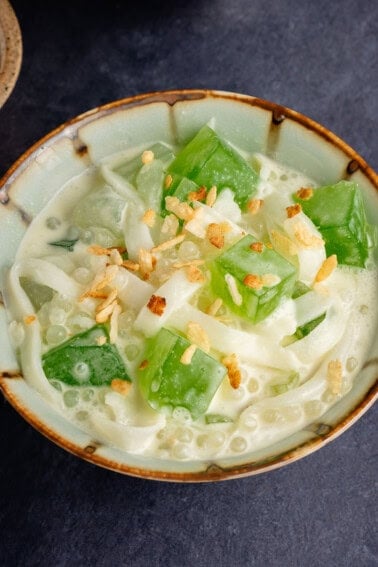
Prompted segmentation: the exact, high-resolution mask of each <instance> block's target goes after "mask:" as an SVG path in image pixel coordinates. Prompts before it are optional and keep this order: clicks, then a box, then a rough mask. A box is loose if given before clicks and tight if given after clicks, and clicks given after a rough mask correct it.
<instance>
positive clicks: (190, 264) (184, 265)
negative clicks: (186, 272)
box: [173, 258, 205, 269]
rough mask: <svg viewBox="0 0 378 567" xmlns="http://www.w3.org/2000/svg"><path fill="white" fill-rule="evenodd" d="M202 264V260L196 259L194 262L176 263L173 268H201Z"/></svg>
mask: <svg viewBox="0 0 378 567" xmlns="http://www.w3.org/2000/svg"><path fill="white" fill-rule="evenodd" d="M204 263H205V260H203V259H202V258H198V259H194V260H188V261H187V262H176V263H175V264H173V267H174V268H177V269H180V268H186V267H187V266H202V264H204Z"/></svg>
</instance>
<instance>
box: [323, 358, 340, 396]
mask: <svg viewBox="0 0 378 567" xmlns="http://www.w3.org/2000/svg"><path fill="white" fill-rule="evenodd" d="M327 382H328V388H329V391H330V392H331V393H332V394H340V393H341V386H342V383H343V365H342V363H341V360H339V359H336V360H330V362H329V363H328V366H327Z"/></svg>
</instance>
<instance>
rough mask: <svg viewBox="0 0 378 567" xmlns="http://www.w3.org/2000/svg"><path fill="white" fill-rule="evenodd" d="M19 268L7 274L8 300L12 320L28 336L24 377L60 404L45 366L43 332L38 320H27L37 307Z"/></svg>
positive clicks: (23, 349)
mask: <svg viewBox="0 0 378 567" xmlns="http://www.w3.org/2000/svg"><path fill="white" fill-rule="evenodd" d="M17 271H18V270H17V266H14V267H13V268H12V269H11V270H9V272H8V273H7V274H6V275H5V278H4V279H5V282H4V284H5V285H4V300H5V304H6V306H7V309H8V312H9V313H10V316H11V318H12V319H14V320H16V321H20V322H22V323H23V326H24V331H25V337H24V340H23V343H22V345H20V347H21V348H20V362H21V368H22V372H23V375H24V378H25V380H26V382H27V383H28V384H30V385H31V386H32V387H33V388H35V389H36V390H37V391H38V392H39V393H40V394H42V395H43V396H44V397H45V398H46V399H47V400H48V401H50V402H57V400H58V393H57V391H56V390H55V389H54V388H53V386H51V385H50V383H49V381H48V380H47V378H46V375H45V373H44V372H43V369H42V363H41V330H40V325H39V322H38V319H37V317H36V318H35V320H34V321H33V322H32V323H30V324H29V325H28V324H25V323H24V319H25V317H29V316H30V315H34V314H35V312H34V308H33V306H32V304H31V302H30V300H29V298H28V296H27V295H26V293H25V292H24V290H23V289H22V287H21V285H20V279H19V274H18V273H17Z"/></svg>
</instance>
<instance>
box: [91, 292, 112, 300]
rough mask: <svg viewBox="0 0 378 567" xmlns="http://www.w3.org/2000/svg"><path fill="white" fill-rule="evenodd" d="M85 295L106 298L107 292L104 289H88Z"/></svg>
mask: <svg viewBox="0 0 378 567" xmlns="http://www.w3.org/2000/svg"><path fill="white" fill-rule="evenodd" d="M86 297H93V299H106V298H107V297H108V294H107V293H106V292H105V291H88V292H87V294H86Z"/></svg>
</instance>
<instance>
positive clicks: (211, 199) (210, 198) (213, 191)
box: [205, 185, 217, 207]
mask: <svg viewBox="0 0 378 567" xmlns="http://www.w3.org/2000/svg"><path fill="white" fill-rule="evenodd" d="M216 200H217V188H216V186H215V185H213V186H212V187H211V188H210V190H209V192H208V194H207V195H206V201H205V202H206V205H207V206H208V207H212V206H213V205H214V203H215V201H216Z"/></svg>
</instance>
